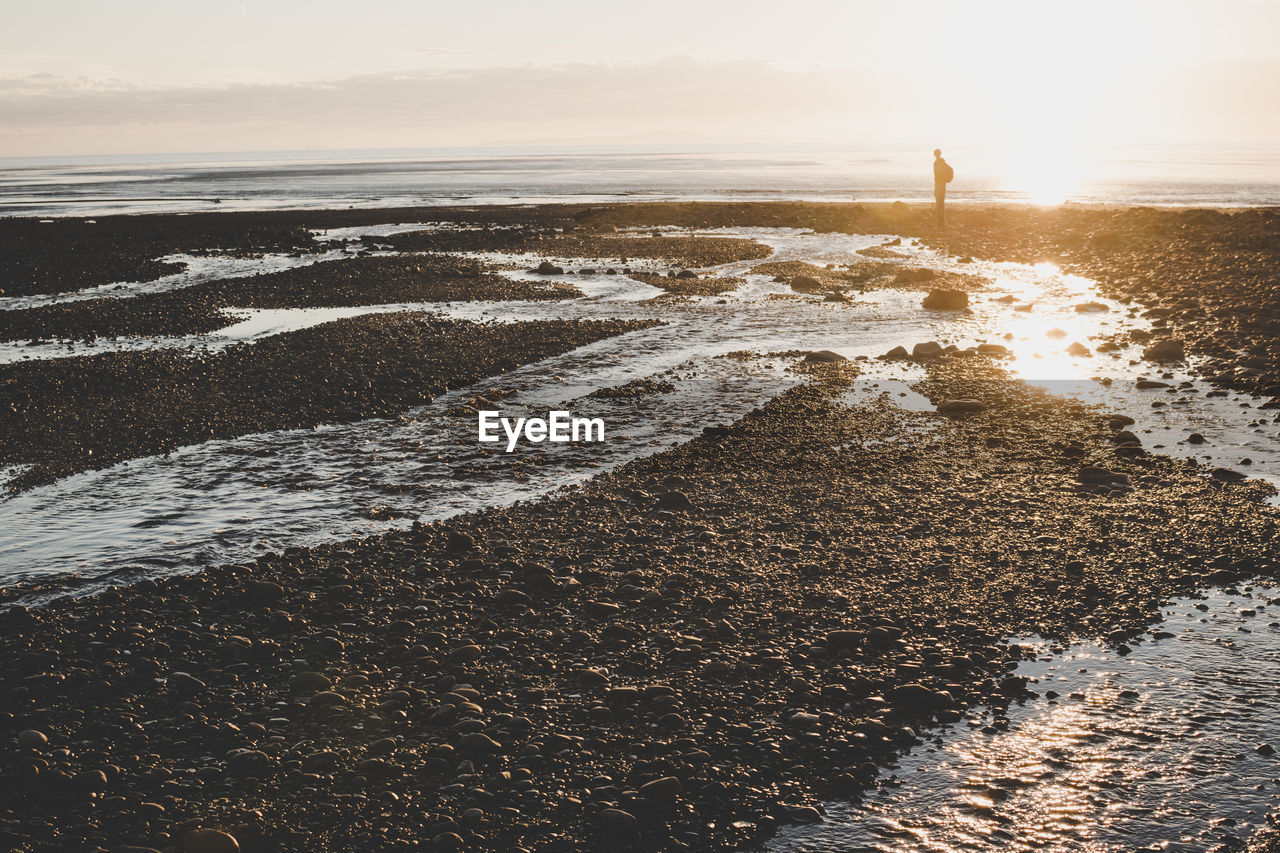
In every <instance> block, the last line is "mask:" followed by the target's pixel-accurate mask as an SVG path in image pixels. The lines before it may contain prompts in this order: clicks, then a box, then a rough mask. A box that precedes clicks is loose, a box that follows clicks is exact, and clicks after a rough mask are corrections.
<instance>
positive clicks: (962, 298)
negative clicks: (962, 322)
mask: <svg viewBox="0 0 1280 853" xmlns="http://www.w3.org/2000/svg"><path fill="white" fill-rule="evenodd" d="M923 305H924V307H925V308H927V309H929V310H930V311H962V310H964V309H965V308H968V307H969V294H967V293H965V292H964V291H963V290H930V291H929V293H928V295H927V296H925V298H924V302H923Z"/></svg>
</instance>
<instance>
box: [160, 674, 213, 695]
mask: <svg viewBox="0 0 1280 853" xmlns="http://www.w3.org/2000/svg"><path fill="white" fill-rule="evenodd" d="M165 686H166V687H168V688H169V692H170V693H173V694H175V695H178V696H194V695H196V694H197V693H200V692H201V691H202V690H204V689H205V687H206V685H205V683H204V682H203V681H201V680H200V679H198V678H196V677H194V676H192V675H191V674H190V673H186V672H175V673H173V674H172V675H170V676H169V678H168V679H167V680H166V682H165Z"/></svg>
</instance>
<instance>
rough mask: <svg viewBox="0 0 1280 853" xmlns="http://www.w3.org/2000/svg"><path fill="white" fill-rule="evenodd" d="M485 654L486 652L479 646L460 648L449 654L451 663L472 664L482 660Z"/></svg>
mask: <svg viewBox="0 0 1280 853" xmlns="http://www.w3.org/2000/svg"><path fill="white" fill-rule="evenodd" d="M483 654H484V650H483V649H481V648H480V647H479V646H477V645H474V644H472V645H467V646H459V647H458V648H456V649H454V650H453V651H451V652H449V658H448V660H449V663H470V662H472V661H476V660H480V656H481V655H483Z"/></svg>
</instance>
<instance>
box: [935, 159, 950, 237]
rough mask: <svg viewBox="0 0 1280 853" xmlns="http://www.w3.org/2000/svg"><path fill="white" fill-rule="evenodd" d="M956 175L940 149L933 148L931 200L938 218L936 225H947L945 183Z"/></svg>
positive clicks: (940, 226) (941, 226)
mask: <svg viewBox="0 0 1280 853" xmlns="http://www.w3.org/2000/svg"><path fill="white" fill-rule="evenodd" d="M955 176H956V172H955V169H952V168H951V164H950V163H948V162H947V161H946V160H943V159H942V149H941V148H935V149H933V201H934V208H933V211H934V215H935V216H936V217H937V218H938V227H939V228H945V227H946V226H947V214H946V207H947V184H949V183H951V179H952V178H954V177H955Z"/></svg>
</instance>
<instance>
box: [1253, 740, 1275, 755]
mask: <svg viewBox="0 0 1280 853" xmlns="http://www.w3.org/2000/svg"><path fill="white" fill-rule="evenodd" d="M1254 752H1256V753H1258V755H1263V756H1266V757H1268V758H1270V757H1271V756H1273V755H1275V754H1276V748H1275V747H1274V746H1272V745H1271V744H1269V743H1260V744H1258V748H1257V749H1255V750H1254Z"/></svg>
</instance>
